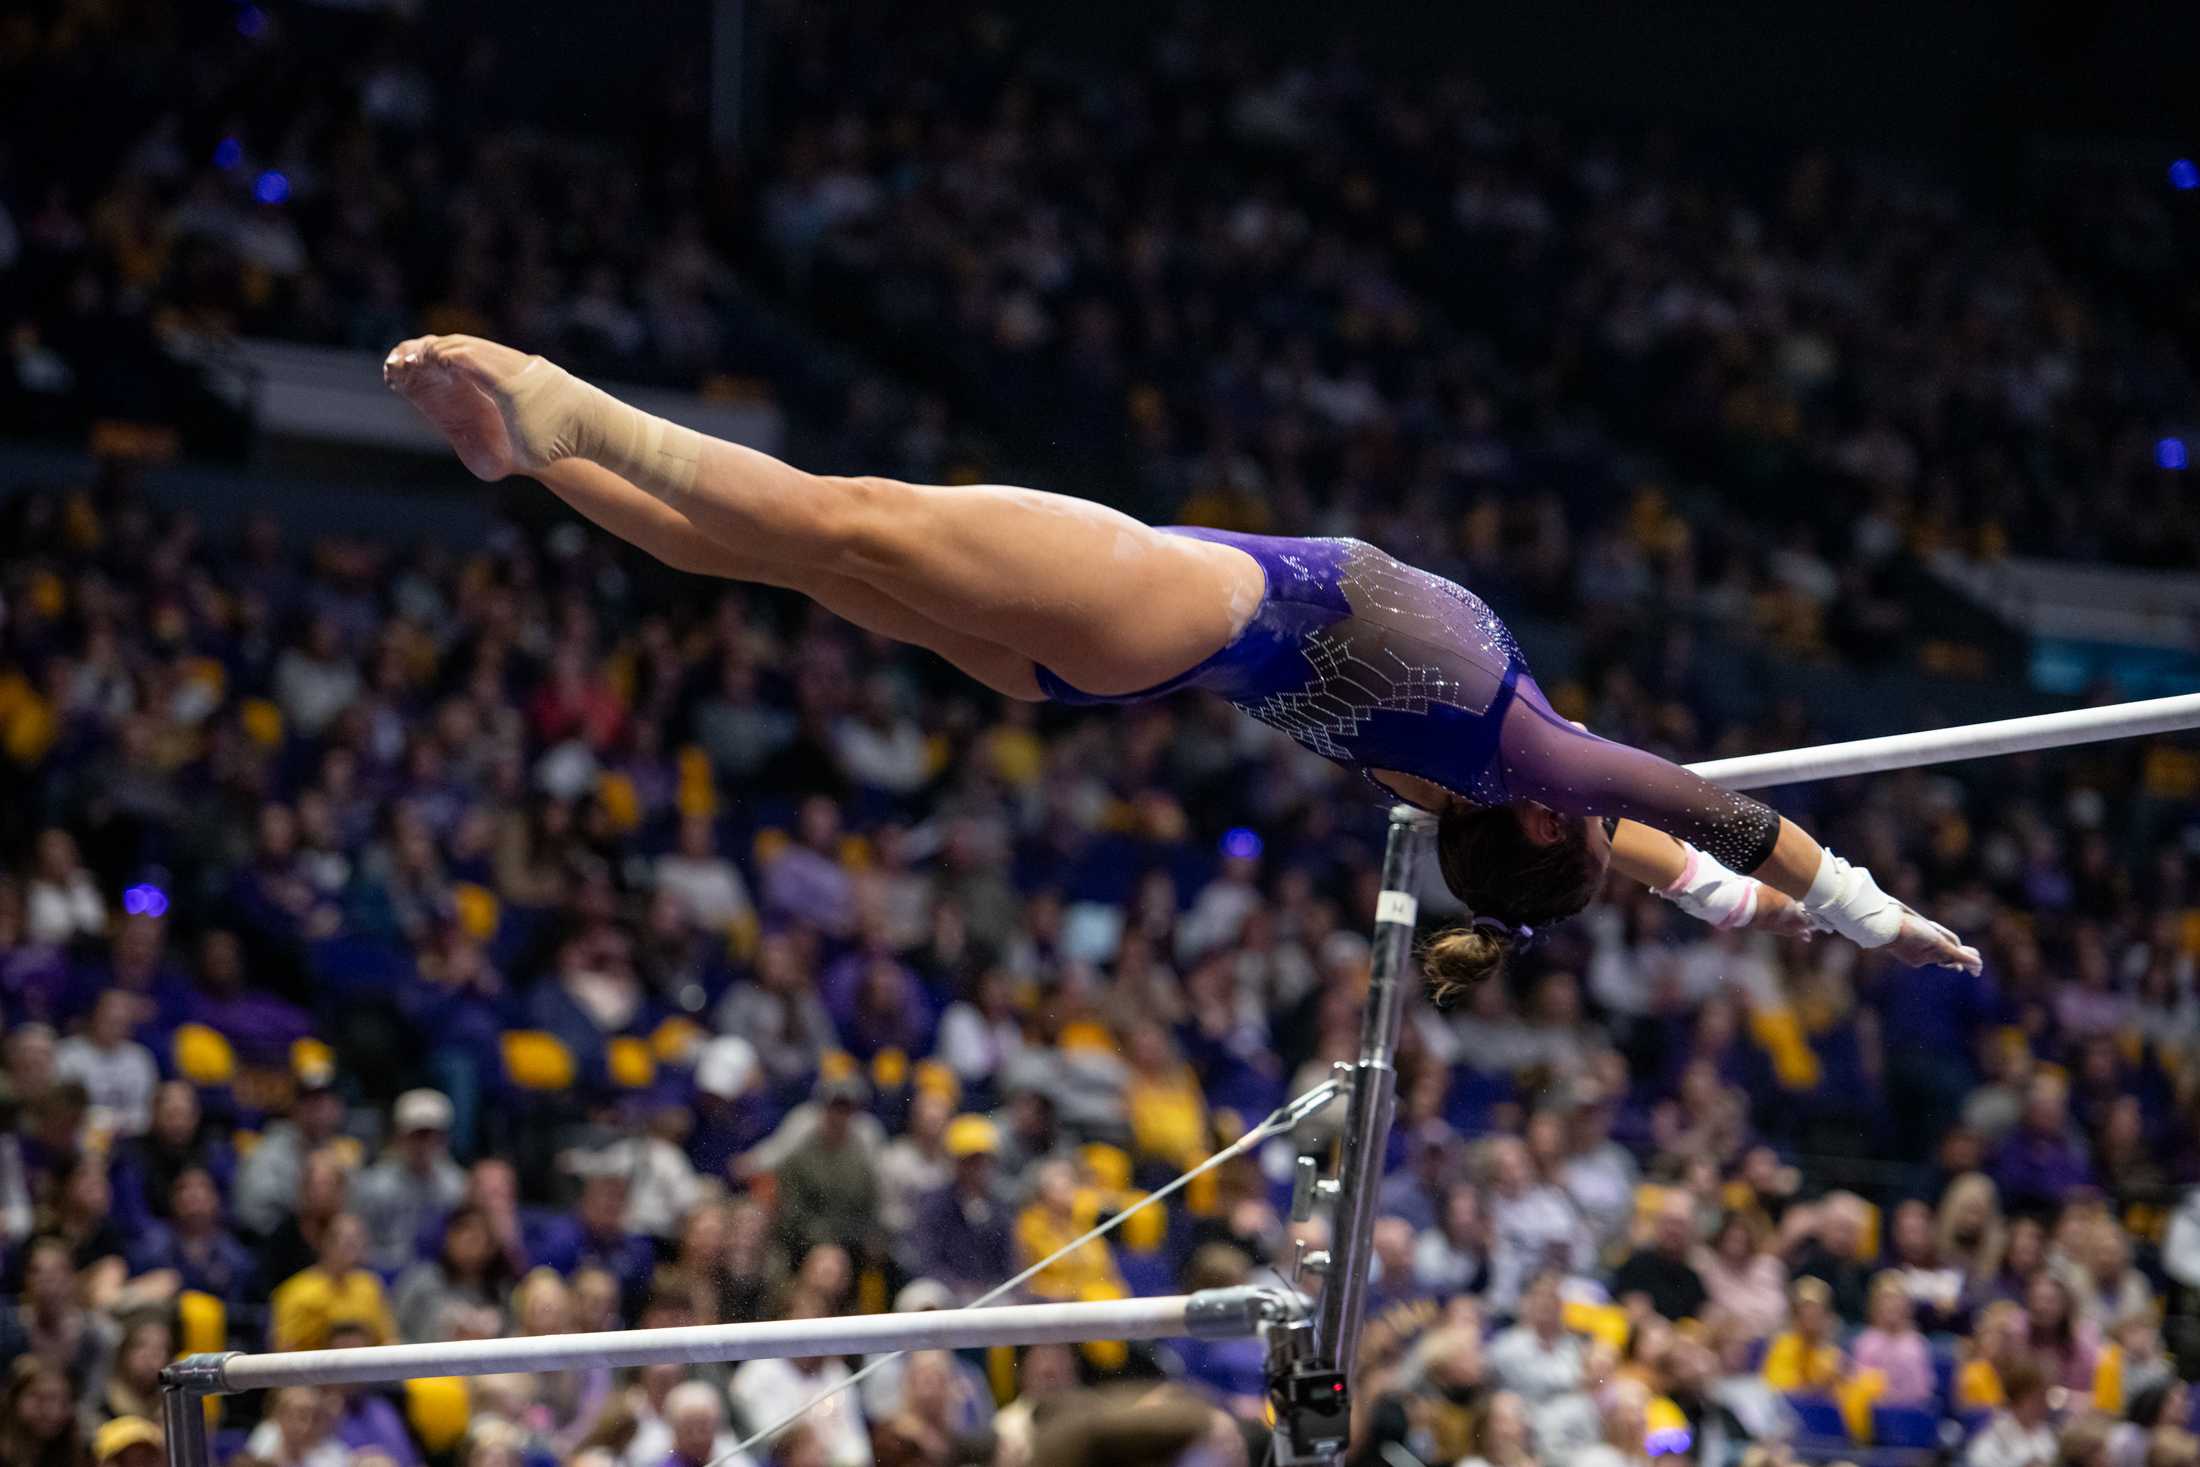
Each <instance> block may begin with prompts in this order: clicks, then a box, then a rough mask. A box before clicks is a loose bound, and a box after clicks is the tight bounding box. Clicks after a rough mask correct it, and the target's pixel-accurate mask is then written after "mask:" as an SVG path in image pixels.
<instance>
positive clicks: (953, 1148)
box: [893, 1115, 1015, 1304]
mask: <svg viewBox="0 0 2200 1467" xmlns="http://www.w3.org/2000/svg"><path fill="white" fill-rule="evenodd" d="M941 1144H942V1146H943V1147H944V1148H945V1150H946V1152H947V1155H948V1157H949V1159H950V1160H951V1161H952V1162H953V1163H954V1168H955V1170H954V1175H953V1176H952V1177H951V1178H950V1179H949V1180H948V1183H947V1185H946V1186H944V1187H942V1188H940V1189H939V1190H938V1191H937V1192H934V1193H932V1194H931V1195H929V1196H927V1197H925V1198H924V1199H923V1200H922V1201H920V1202H919V1203H918V1204H917V1223H916V1226H915V1227H914V1228H912V1229H911V1230H910V1231H909V1234H908V1236H906V1237H902V1238H897V1239H894V1240H893V1242H894V1244H895V1246H896V1247H898V1248H899V1249H900V1250H901V1255H900V1262H901V1263H902V1264H903V1266H904V1267H906V1268H907V1269H908V1270H909V1271H910V1272H911V1273H914V1274H919V1275H921V1276H923V1277H925V1278H931V1279H936V1280H938V1281H939V1282H940V1283H942V1284H944V1285H946V1286H947V1288H948V1289H949V1290H950V1291H951V1292H952V1293H953V1294H954V1296H955V1302H956V1303H958V1304H967V1303H969V1302H970V1301H971V1300H972V1299H975V1298H976V1297H977V1296H978V1295H979V1294H981V1293H983V1292H984V1291H985V1290H986V1289H989V1288H991V1287H992V1286H993V1285H995V1284H997V1283H999V1282H1000V1281H1001V1280H1002V1279H1004V1278H1007V1277H1008V1276H1009V1275H1010V1274H1011V1273H1012V1272H1014V1269H1013V1267H1012V1266H1011V1265H1012V1262H1013V1259H1014V1257H1015V1243H1014V1235H1013V1233H1012V1231H1011V1224H1012V1221H1013V1219H1012V1216H1011V1212H1010V1209H1009V1207H1008V1204H1007V1202H1006V1201H1005V1200H1004V1199H1003V1198H1002V1196H1001V1192H1000V1186H999V1182H998V1175H997V1172H998V1166H997V1158H998V1157H999V1155H1000V1149H1001V1135H1000V1128H999V1127H998V1126H996V1125H995V1124H994V1123H993V1122H992V1121H991V1120H990V1119H988V1118H987V1117H985V1116H977V1115H965V1116H957V1117H956V1118H955V1119H954V1120H953V1121H950V1122H949V1123H948V1126H947V1132H946V1135H945V1136H944V1137H943V1138H942V1143H941Z"/></svg>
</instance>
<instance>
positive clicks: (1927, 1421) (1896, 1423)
mask: <svg viewBox="0 0 2200 1467" xmlns="http://www.w3.org/2000/svg"><path fill="white" fill-rule="evenodd" d="M1872 1445H1873V1446H1875V1447H1907V1448H1918V1449H1923V1450H1931V1449H1933V1448H1935V1447H1938V1446H1939V1445H1940V1414H1939V1413H1938V1412H1937V1411H1930V1410H1927V1409H1926V1408H1924V1407H1922V1406H1878V1407H1874V1408H1873V1410H1872Z"/></svg>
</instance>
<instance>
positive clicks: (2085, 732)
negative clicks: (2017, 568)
mask: <svg viewBox="0 0 2200 1467" xmlns="http://www.w3.org/2000/svg"><path fill="white" fill-rule="evenodd" d="M2188 728H2200V693H2179V694H2177V695H2176V696H2175V697H2170V698H2147V699H2143V700H2141V701H2139V702H2136V703H2111V704H2109V705H2108V706H2106V707H2103V708H2072V709H2068V710H2066V711H2064V712H2061V713H2037V714H2033V715H2032V716H2030V717H2028V718H2003V719H1999V720H1997V721H1995V722H1993V723H1965V724H1958V725H1957V726H1956V727H1954V728H1932V729H1921V730H1919V731H1918V732H1916V733H1903V734H1888V735H1887V736H1886V737H1884V738H1877V739H1856V740H1854V741H1852V742H1850V743H1845V744H1819V745H1817V746H1816V747H1814V748H1809V749H1785V750H1781V751H1780V752H1778V753H1772V754H1744V755H1741V756H1740V757H1738V758H1734V759H1712V760H1709V761H1707V762H1705V763H1702V764H1691V765H1689V766H1688V767H1689V768H1690V769H1692V770H1694V771H1695V772H1696V773H1698V774H1700V775H1702V776H1703V777H1704V778H1705V779H1708V780H1710V781H1711V782H1712V783H1713V784H1718V785H1724V786H1726V787H1727V788H1728V789H1734V790H1761V789H1770V788H1771V787H1772V786H1774V785H1782V784H1801V783H1803V782H1804V781H1805V780H1812V779H1840V778H1842V777H1844V776H1847V775H1851V774H1881V773H1884V772H1886V771H1887V770H1890V769H1912V768H1915V767H1917V766H1918V765H1921V764H1948V763H1952V762H1954V761H1955V760H1958V759H1984V758H1987V757H1989V756H1991V755H1995V754H2026V753H2030V752H2032V751H2033V750H2035V749H2060V748H2064V747H2066V746H2068V745H2071V744H2098V743H2102V742H2105V741H2106V740H2109V739H2126V738H2138V737H2140V736H2142V735H2145V734H2159V733H2175V732H2177V731H2178V730H2180V729H2188Z"/></svg>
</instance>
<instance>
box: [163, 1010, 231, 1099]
mask: <svg viewBox="0 0 2200 1467" xmlns="http://www.w3.org/2000/svg"><path fill="white" fill-rule="evenodd" d="M174 1054H175V1060H176V1073H177V1074H179V1075H181V1076H183V1078H184V1079H186V1080H189V1081H190V1082H191V1083H192V1084H194V1085H201V1086H204V1085H227V1084H228V1083H229V1082H230V1081H231V1080H233V1079H235V1078H236V1075H237V1052H236V1050H234V1049H232V1048H230V1045H229V1041H228V1039H227V1038H225V1037H223V1035H222V1033H221V1031H219V1030H217V1029H209V1028H208V1027H207V1026H206V1025H204V1024H183V1025H179V1026H178V1027H177V1029H176V1042H175V1049H174Z"/></svg>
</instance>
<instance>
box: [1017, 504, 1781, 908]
mask: <svg viewBox="0 0 2200 1467" xmlns="http://www.w3.org/2000/svg"><path fill="white" fill-rule="evenodd" d="M1164 528H1165V529H1166V530H1167V532H1168V533H1169V534H1172V535H1186V536H1190V537H1192V538H1194V539H1200V540H1210V541H1213V542H1215V543H1216V544H1221V545H1232V546H1235V547H1237V548H1238V549H1240V550H1242V551H1244V552H1245V553H1246V554H1248V555H1250V556H1252V557H1253V559H1254V560H1256V561H1258V562H1259V563H1260V568H1261V572H1262V574H1263V575H1264V576H1266V578H1267V582H1268V585H1267V591H1266V593H1265V594H1264V595H1263V596H1262V597H1261V603H1260V607H1259V609H1258V610H1256V611H1255V612H1254V613H1253V617H1252V619H1251V620H1250V621H1248V622H1247V623H1246V624H1245V628H1244V630H1242V631H1240V632H1239V633H1238V634H1237V636H1236V637H1234V638H1233V639H1231V641H1230V643H1229V645H1227V646H1225V647H1224V648H1222V649H1221V650H1220V651H1218V652H1216V653H1215V654H1214V655H1213V656H1211V657H1209V658H1207V660H1206V661H1204V662H1201V663H1200V664H1199V665H1198V666H1196V667H1193V668H1190V669H1188V670H1187V671H1185V672H1182V673H1180V674H1178V675H1177V676H1175V677H1173V678H1170V679H1169V680H1168V681H1167V682H1165V683H1162V684H1161V685H1159V686H1158V687H1153V688H1148V689H1146V690H1145V691H1143V692H1139V693H1130V694H1124V695H1121V696H1115V697H1101V696H1096V695H1094V694H1090V693H1085V692H1080V691H1079V690H1078V689H1076V688H1073V687H1071V686H1070V685H1069V684H1067V683H1065V682H1063V681H1062V679H1060V678H1059V677H1057V676H1055V675H1054V674H1053V673H1051V672H1049V671H1048V670H1047V669H1045V668H1044V667H1041V668H1038V669H1037V672H1038V677H1039V685H1040V687H1041V688H1042V689H1043V690H1044V691H1045V692H1046V694H1047V696H1048V697H1050V698H1052V699H1054V700H1056V701H1057V702H1063V703H1135V702H1142V701H1144V700H1146V699H1148V698H1158V697H1160V696H1162V695H1163V694H1165V693H1173V692H1175V691H1176V690H1177V689H1179V688H1204V689H1206V690H1207V691H1209V692H1212V693H1218V694H1220V695H1221V696H1222V697H1224V698H1227V699H1229V700H1230V702H1232V703H1234V704H1235V705H1237V706H1238V707H1239V708H1241V709H1243V710H1244V711H1245V712H1247V713H1249V714H1251V715H1252V716H1253V717H1255V718H1257V719H1259V720H1260V721H1261V722H1263V723H1265V724H1268V725H1270V726H1272V727H1274V728H1278V729H1281V730H1283V732H1285V733H1287V734H1289V735H1290V736H1291V737H1292V738H1294V739H1296V740H1297V741H1298V742H1299V743H1301V744H1303V745H1305V746H1306V747H1307V748H1309V749H1312V750H1313V751H1314V752H1315V753H1317V754H1320V755H1322V756H1323V757H1324V758H1327V759H1333V760H1335V761H1336V762H1337V763H1339V764H1343V765H1345V766H1347V767H1349V768H1353V769H1357V770H1359V771H1361V772H1362V773H1363V774H1367V775H1369V776H1370V778H1372V777H1373V771H1375V770H1379V769H1389V770H1396V771H1398V772H1399V773H1401V774H1409V775H1413V776H1415V777H1416V778H1419V779H1425V780H1427V781H1429V782H1430V783H1431V784H1434V785H1438V786H1440V787H1441V788H1443V789H1446V790H1449V791H1451V792H1452V793H1454V794H1457V795H1460V796H1463V797H1464V798H1466V799H1469V800H1473V801H1475V802H1477V803H1479V804H1485V805H1494V804H1502V803H1504V802H1506V801H1508V800H1536V801H1540V802H1541V803H1543V804H1545V805H1548V806H1550V807H1551V808H1552V809H1553V810H1556V811H1558V812H1559V813H1561V814H1565V815H1601V816H1617V817H1619V818H1622V819H1627V820H1639V821H1641V822H1642V823H1643V824H1645V825H1649V826H1653V827H1655V828H1657V829H1659V830H1663V831H1666V832H1667V833H1669V834H1671V835H1674V836H1678V837H1679V838H1681V839H1682V840H1686V841H1689V842H1691V843H1692V844H1694V845H1696V846H1697V847H1698V848H1700V849H1702V850H1704V851H1706V852H1708V853H1710V854H1711V855H1713V856H1716V857H1717V858H1718V859H1719V860H1721V861H1723V862H1725V863H1726V864H1727V865H1728V866H1730V867H1732V868H1733V869H1735V870H1737V871H1753V870H1755V869H1756V868H1757V867H1759V866H1761V865H1763V864H1764V861H1765V858H1766V857H1767V856H1769V855H1770V854H1771V853H1772V845H1773V842H1774V841H1775V840H1776V839H1778V837H1779V831H1780V817H1779V815H1778V814H1776V813H1775V812H1774V811H1772V810H1770V809H1768V808H1767V807H1766V806H1764V805H1762V804H1760V803H1758V802H1757V801H1756V800H1752V799H1750V798H1748V797H1747V796H1745V795H1737V794H1735V793H1733V792H1731V791H1729V790H1723V789H1720V788H1719V787H1718V786H1717V785H1714V784H1712V783H1710V782H1709V781H1707V780H1704V779H1702V778H1699V777H1698V776H1696V775H1694V774H1691V773H1689V772H1688V771H1687V770H1686V769H1683V768H1681V767H1680V766H1679V765H1677V764H1673V763H1671V762H1669V761H1667V760H1664V759H1661V758H1659V757H1658V756H1656V755H1655V754H1648V753H1645V752H1643V751H1642V750H1640V749H1634V748H1629V747H1628V746H1627V745H1625V744H1615V743H1613V742H1611V741H1610V740H1608V739H1600V738H1598V737H1596V736H1595V735H1594V734H1589V733H1584V732H1582V731H1581V730H1580V729H1577V728H1575V727H1574V726H1573V725H1572V724H1571V723H1568V722H1567V721H1566V720H1565V719H1563V718H1561V717H1559V716H1558V714H1557V713H1556V712H1555V711H1554V710H1553V709H1552V708H1551V705H1550V703H1549V701H1548V700H1547V699H1545V698H1544V696H1543V690H1542V689H1541V688H1539V687H1537V686H1536V683H1535V679H1534V677H1532V676H1531V675H1530V674H1529V672H1528V664H1527V662H1526V661H1525V660H1524V659H1523V658H1522V657H1521V655H1520V647H1519V644H1518V643H1516V642H1514V641H1513V636H1512V633H1511V632H1510V631H1508V630H1506V627H1505V623H1504V622H1502V621H1500V620H1499V619H1498V617H1497V614H1496V613H1495V612H1493V611H1491V610H1490V608H1489V606H1488V604H1487V603H1485V602H1484V601H1483V600H1482V598H1481V597H1479V596H1477V595H1475V594H1474V593H1473V592H1471V591H1469V590H1467V589H1466V588H1465V587H1464V586H1459V585H1455V584H1453V583H1452V582H1450V581H1447V580H1445V579H1443V578H1442V577H1441V576H1434V575H1430V574H1429V573H1428V572H1427V571H1424V570H1419V569H1416V568H1415V567H1413V566H1410V565H1407V564H1405V563H1404V562H1402V561H1399V560H1396V559H1393V558H1392V557H1391V556H1388V555H1386V554H1384V553H1383V552H1382V551H1380V550H1378V549H1376V548H1375V547H1374V546H1372V545H1369V544H1367V543H1366V542H1365V541H1362V540H1295V539H1283V538H1280V537H1277V536H1273V535H1239V534H1233V533H1231V532H1229V531H1226V530H1202V529H1191V528H1185V527H1181V526H1173V525H1172V526H1165V527H1164ZM1378 783H1379V781H1378Z"/></svg>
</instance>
